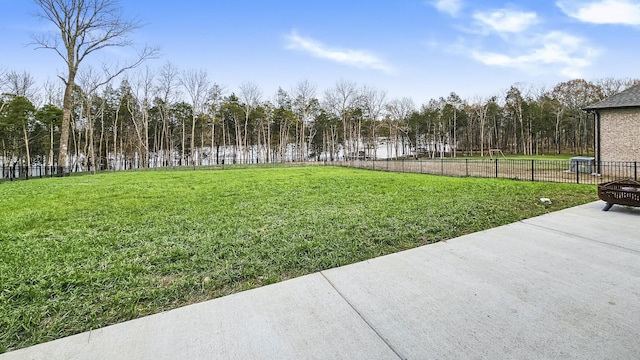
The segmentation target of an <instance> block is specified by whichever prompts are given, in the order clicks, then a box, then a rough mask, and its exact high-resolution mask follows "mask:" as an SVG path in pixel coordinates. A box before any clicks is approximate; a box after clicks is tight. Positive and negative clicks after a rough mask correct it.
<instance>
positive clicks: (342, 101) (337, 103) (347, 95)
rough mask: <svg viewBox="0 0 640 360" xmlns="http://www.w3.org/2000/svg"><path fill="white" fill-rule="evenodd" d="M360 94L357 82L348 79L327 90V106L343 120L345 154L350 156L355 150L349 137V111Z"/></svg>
mask: <svg viewBox="0 0 640 360" xmlns="http://www.w3.org/2000/svg"><path fill="white" fill-rule="evenodd" d="M358 97H359V94H358V89H357V87H356V84H355V83H353V82H350V81H346V80H340V81H338V82H337V83H336V84H335V86H334V87H333V88H332V89H329V90H327V91H325V94H324V99H325V105H324V106H325V107H326V108H327V110H328V111H329V112H331V113H333V114H335V115H336V116H337V117H338V118H339V119H341V121H342V127H343V134H342V137H343V141H342V146H343V156H349V155H350V153H352V152H353V150H352V149H351V146H350V142H349V139H348V134H349V132H350V131H351V126H350V125H351V124H350V122H349V112H350V111H351V110H352V109H353V107H354V105H355V104H356V102H357V100H358Z"/></svg>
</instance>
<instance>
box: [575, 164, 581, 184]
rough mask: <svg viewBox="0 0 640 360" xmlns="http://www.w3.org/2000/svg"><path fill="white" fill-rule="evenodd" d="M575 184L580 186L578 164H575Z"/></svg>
mask: <svg viewBox="0 0 640 360" xmlns="http://www.w3.org/2000/svg"><path fill="white" fill-rule="evenodd" d="M576 184H580V164H576Z"/></svg>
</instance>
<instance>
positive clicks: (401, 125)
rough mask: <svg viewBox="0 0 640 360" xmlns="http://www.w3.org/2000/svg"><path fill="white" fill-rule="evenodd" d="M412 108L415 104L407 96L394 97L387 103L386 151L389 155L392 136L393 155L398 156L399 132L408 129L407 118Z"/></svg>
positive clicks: (404, 131)
mask: <svg viewBox="0 0 640 360" xmlns="http://www.w3.org/2000/svg"><path fill="white" fill-rule="evenodd" d="M414 109H415V105H414V103H413V100H411V99H410V98H408V97H404V98H402V99H394V100H392V101H391V102H389V103H388V104H387V112H388V113H389V121H390V123H389V139H388V141H387V151H388V156H389V157H390V156H391V153H392V152H391V151H390V150H391V149H390V144H391V138H393V143H394V147H393V149H394V152H395V157H396V158H397V157H398V155H399V153H400V149H398V147H399V144H400V137H401V135H400V133H406V132H407V131H408V128H407V119H408V118H409V116H410V115H411V113H412V112H413V111H414ZM402 152H403V153H404V147H403V149H402Z"/></svg>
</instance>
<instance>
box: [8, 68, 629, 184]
mask: <svg viewBox="0 0 640 360" xmlns="http://www.w3.org/2000/svg"><path fill="white" fill-rule="evenodd" d="M104 76H105V75H104V74H103V73H101V72H98V71H93V70H92V69H91V68H89V71H83V72H80V73H79V74H78V76H77V81H76V82H75V83H74V86H73V87H72V91H71V99H72V104H73V106H72V111H71V121H70V123H69V129H67V130H68V132H69V134H70V135H71V136H70V137H69V138H70V139H69V156H68V160H67V162H66V163H65V164H60V163H59V162H58V161H57V156H56V155H57V153H56V152H57V151H58V149H59V148H60V138H61V133H62V130H63V128H62V118H63V110H62V93H63V89H62V88H61V87H59V86H57V85H56V84H52V83H45V84H43V85H42V86H38V85H37V84H36V82H35V81H34V79H33V77H32V76H31V75H30V74H29V73H27V72H23V73H18V72H15V71H4V72H3V73H2V74H0V79H1V82H0V86H1V89H2V96H1V98H0V147H1V151H2V153H1V157H2V163H3V166H15V165H16V164H18V165H21V166H30V165H32V164H40V165H47V166H71V167H73V170H74V171H96V170H102V169H112V170H121V169H128V168H132V167H136V168H138V167H139V168H147V167H160V166H176V165H203V164H205V165H208V164H223V163H260V162H281V161H309V160H316V161H317V160H338V159H345V158H360V159H368V158H388V157H393V158H397V157H408V156H413V157H416V156H427V157H455V156H461V155H468V156H471V155H481V156H483V155H486V154H487V153H488V152H489V150H491V149H499V150H500V151H502V152H504V153H508V154H522V155H534V154H560V153H572V154H589V153H592V151H593V145H594V122H593V117H592V116H590V115H589V114H587V113H585V112H584V111H582V110H581V109H582V108H583V107H585V106H587V105H590V104H592V103H594V102H596V101H599V100H601V99H603V98H605V97H607V96H610V95H612V94H615V93H617V92H620V91H622V90H624V89H626V88H628V87H629V86H632V85H634V84H638V83H640V81H638V80H637V79H602V80H597V81H586V80H583V79H576V80H571V81H566V82H562V83H559V84H557V85H555V86H554V87H553V88H549V89H545V88H542V87H534V86H531V85H528V84H522V83H519V84H514V85H512V86H511V87H510V88H509V89H507V90H505V91H503V92H501V93H498V94H496V95H495V96H491V97H479V96H476V97H474V98H471V99H462V98H460V97H459V96H458V95H457V94H456V93H451V94H449V95H448V96H446V97H440V98H437V99H431V100H429V101H428V102H426V103H424V104H422V105H420V106H416V105H415V104H414V102H413V101H412V100H411V99H409V98H402V99H390V98H388V97H387V94H386V92H385V91H381V90H378V89H375V88H373V87H369V86H359V85H358V84H356V83H353V82H350V81H345V80H341V81H338V82H336V83H335V85H334V86H333V87H331V88H329V89H327V90H326V91H324V92H323V93H322V94H321V96H319V95H318V94H317V88H316V86H315V85H313V84H311V83H310V82H308V81H301V82H299V83H298V84H296V86H294V88H293V89H291V90H289V91H286V90H284V89H282V88H280V89H278V91H277V92H276V94H273V95H272V96H264V94H263V92H262V91H261V89H260V88H259V86H258V85H256V84H254V83H251V82H247V83H243V84H241V85H240V86H239V87H238V89H237V91H228V90H227V89H225V88H224V87H223V86H220V85H218V84H216V83H214V82H212V81H211V80H210V79H209V76H208V74H207V72H206V71H205V70H187V71H180V70H179V69H178V68H177V67H176V66H175V65H173V64H171V63H167V64H165V65H164V66H163V67H162V68H160V69H155V70H154V69H150V68H148V67H147V68H143V69H139V70H138V71H137V72H135V73H131V74H128V75H126V76H123V77H119V78H117V80H116V79H111V81H108V82H104V81H103V80H104Z"/></svg>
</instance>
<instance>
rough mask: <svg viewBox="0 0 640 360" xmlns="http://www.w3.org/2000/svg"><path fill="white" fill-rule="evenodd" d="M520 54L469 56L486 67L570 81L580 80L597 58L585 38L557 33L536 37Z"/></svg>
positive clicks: (472, 53) (476, 51)
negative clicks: (555, 75) (554, 75)
mask: <svg viewBox="0 0 640 360" xmlns="http://www.w3.org/2000/svg"><path fill="white" fill-rule="evenodd" d="M522 52H523V53H522V54H515V55H514V54H513V53H512V54H503V53H497V52H491V51H481V50H473V51H471V53H470V55H471V57H472V58H473V59H475V60H477V61H480V62H481V63H483V64H485V65H490V66H500V67H512V68H518V69H523V70H527V71H535V72H556V73H559V74H561V75H563V76H566V77H569V78H578V77H581V76H582V71H583V69H584V68H586V67H587V66H589V65H591V62H592V60H593V59H594V58H595V57H596V56H597V55H598V51H597V50H596V49H594V48H592V47H590V46H589V45H588V44H587V43H586V41H585V40H584V39H582V38H579V37H576V36H573V35H570V34H567V33H564V32H560V31H553V32H550V33H548V34H546V35H544V36H542V37H539V38H538V39H536V40H535V44H534V47H533V48H532V49H528V50H523V51H522Z"/></svg>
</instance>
